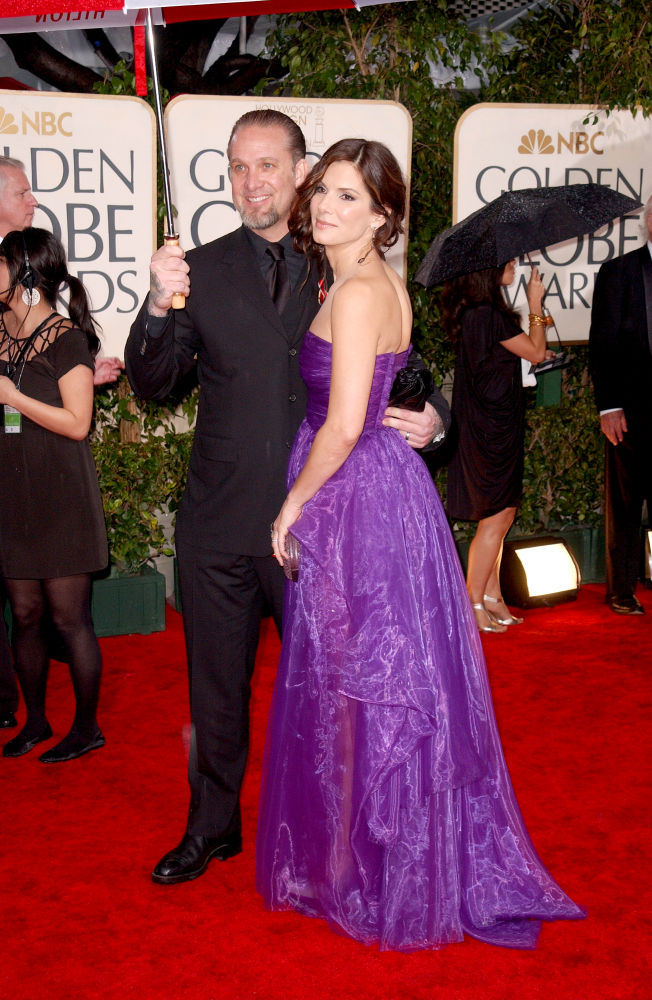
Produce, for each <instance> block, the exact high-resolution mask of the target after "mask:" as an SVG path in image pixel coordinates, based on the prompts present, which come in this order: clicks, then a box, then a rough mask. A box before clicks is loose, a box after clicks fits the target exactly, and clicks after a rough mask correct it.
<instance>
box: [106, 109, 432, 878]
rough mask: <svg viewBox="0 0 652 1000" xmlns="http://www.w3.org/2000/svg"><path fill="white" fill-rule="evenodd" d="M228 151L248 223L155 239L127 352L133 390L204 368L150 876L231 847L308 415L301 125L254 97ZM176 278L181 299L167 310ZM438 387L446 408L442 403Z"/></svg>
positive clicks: (407, 419)
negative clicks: (170, 838)
mask: <svg viewBox="0 0 652 1000" xmlns="http://www.w3.org/2000/svg"><path fill="white" fill-rule="evenodd" d="M227 154H228V159H229V167H230V176H231V185H232V196H233V203H234V205H235V207H236V209H237V210H238V212H239V214H240V216H241V220H242V223H243V224H242V226H241V227H240V228H239V229H237V230H236V231H235V232H233V233H229V234H227V235H226V236H223V237H222V238H220V239H218V240H215V241H214V242H212V243H209V244H207V245H205V246H203V247H199V248H197V249H195V250H192V251H190V252H189V253H188V255H187V259H186V258H185V255H184V254H183V251H181V250H180V249H179V248H178V247H162V248H160V249H159V250H158V251H157V252H156V253H155V254H154V257H153V258H152V263H151V287H150V293H149V296H148V299H147V301H146V303H145V304H144V306H143V308H142V309H141V312H140V313H139V316H138V318H137V320H136V322H135V323H134V325H133V326H132V329H131V332H130V335H129V339H128V341H127V347H126V352H125V359H126V363H127V374H128V376H129V379H130V381H131V384H132V386H133V388H134V390H135V392H136V393H137V394H139V395H141V396H142V397H146V398H151V397H154V398H164V397H165V396H166V395H167V394H168V393H169V392H170V391H171V390H172V388H173V387H174V385H175V384H176V382H177V381H178V380H179V378H181V377H183V375H185V374H186V373H187V372H188V371H189V370H190V369H191V368H192V367H194V365H195V364H196V365H197V372H198V377H199V383H200V396H199V410H198V416H197V425H196V429H195V438H194V445H193V451H192V456H191V459H190V468H189V473H188V482H187V486H186V491H185V494H184V497H183V501H182V504H181V506H180V509H179V512H178V516H177V526H176V546H177V556H178V560H179V577H180V587H181V602H182V608H183V618H184V629H185V635H186V651H187V657H188V670H189V677H190V710H191V720H192V724H193V726H192V730H193V736H192V741H191V750H190V761H189V770H188V775H189V782H190V791H191V797H190V808H189V812H188V820H187V826H186V833H185V835H184V837H183V839H182V840H181V842H180V844H179V845H178V846H177V847H176V848H174V849H173V850H172V851H169V852H168V853H167V854H166V855H165V856H164V857H163V858H162V859H161V861H160V862H159V863H158V865H157V866H156V868H155V869H154V872H153V873H152V878H153V880H154V881H155V882H157V883H160V884H175V883H178V882H183V881H187V880H189V879H193V878H197V877H198V876H199V875H201V874H202V873H203V872H204V871H205V869H206V866H207V865H208V863H209V862H210V860H211V859H212V858H218V859H222V860H223V859H225V858H229V857H232V856H233V855H235V854H237V853H238V852H239V851H240V850H241V825H240V806H239V794H240V786H241V783H242V777H243V773H244V767H245V761H246V755H247V746H248V725H249V719H248V716H249V693H250V684H249V682H250V678H251V674H252V671H253V667H254V659H255V654H256V647H257V644H258V630H259V624H260V619H261V617H262V615H263V613H264V610H265V607H266V606H267V607H269V608H270V609H271V611H272V614H273V616H274V619H275V622H276V625H277V627H278V628H279V631H280V627H281V616H282V600H283V584H284V578H283V574H282V572H281V570H280V567H279V566H278V564H277V563H276V560H275V559H274V558H273V557H272V554H271V543H270V524H271V521H272V520H273V519H274V517H275V516H276V514H277V513H278V510H279V509H280V506H281V504H282V502H283V499H284V497H285V492H286V490H285V473H286V467H287V461H288V456H289V449H290V446H291V444H292V441H293V439H294V435H295V433H296V431H297V429H298V427H299V424H300V422H301V420H302V419H303V416H304V414H305V404H306V395H305V387H304V384H303V382H302V379H301V376H300V373H299V365H298V354H299V348H300V346H301V342H302V340H303V336H304V334H305V332H306V330H307V329H308V327H309V324H310V322H311V321H312V319H313V317H314V316H315V314H316V312H317V309H318V305H319V302H318V295H319V290H318V287H317V278H316V275H315V274H314V273H311V274H310V275H309V276H308V277H307V278H306V271H307V268H306V261H305V258H304V257H303V256H302V255H300V254H298V253H296V252H295V251H294V249H293V246H292V238H291V237H290V235H289V233H288V228H287V220H288V215H289V211H290V207H291V204H292V201H293V198H294V193H295V190H296V188H297V187H298V186H299V184H300V183H301V182H302V181H303V179H304V178H305V176H306V174H307V171H308V167H307V164H306V160H305V141H304V138H303V134H302V133H301V130H300V129H299V128H298V126H297V125H296V124H295V123H294V122H293V121H292V119H290V118H288V117H287V116H285V115H283V114H281V113H279V112H277V111H269V110H264V111H255V112H249V113H247V114H245V115H243V116H242V118H240V119H239V120H238V122H236V124H235V126H234V129H233V132H232V134H231V138H230V140H229V144H228V148H227ZM279 254H280V256H281V258H282V259H281V261H280V262H277V261H275V260H274V257H275V256H276V257H278V256H279ZM189 274H190V281H189ZM177 292H180V293H183V294H184V295H187V296H188V299H187V302H186V307H185V309H182V310H179V311H173V310H171V309H170V306H171V302H172V295H173V293H177ZM436 402H437V407H438V410H440V411H441V413H442V415H443V420H445V421H447V422H448V420H449V415H448V408H447V406H446V404H445V402H444V401H443V399H442V398H441V397H440V396H439V397H438V399H437V401H436ZM443 420H442V417H441V416H439V415H438V413H437V412H436V411H435V410H434V409H433V407H432V406H430V405H427V407H426V411H424V413H421V414H414V413H407V412H406V411H400V410H388V414H387V415H386V418H385V423H387V424H388V425H389V426H393V427H396V428H397V429H398V430H399V431H400V432H401V433H402V434H404V436H405V437H406V439H408V440H409V443H410V444H411V445H413V446H414V447H424V446H426V445H427V444H428V443H430V442H431V441H432V440H433V438H434V437H438V436H439V434H440V433H442V432H443V430H444V423H443Z"/></svg>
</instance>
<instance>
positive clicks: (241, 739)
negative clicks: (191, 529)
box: [177, 531, 285, 837]
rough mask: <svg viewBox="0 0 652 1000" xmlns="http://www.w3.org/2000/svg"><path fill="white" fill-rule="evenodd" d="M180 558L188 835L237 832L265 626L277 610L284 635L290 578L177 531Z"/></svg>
mask: <svg viewBox="0 0 652 1000" xmlns="http://www.w3.org/2000/svg"><path fill="white" fill-rule="evenodd" d="M177 556H178V560H179V583H180V589H181V603H182V612H183V621H184V629H185V637H186V652H187V657H188V675H189V683H190V716H191V721H192V738H191V747H190V761H189V767H188V780H189V782H190V793H191V795H190V809H189V813H188V825H187V832H188V833H190V834H192V835H203V836H208V837H215V836H221V835H222V834H224V833H226V834H238V833H239V832H240V786H241V784H242V778H243V775H244V769H245V763H246V759H247V750H248V745H249V697H250V681H251V676H252V673H253V669H254V662H255V658H256V649H257V646H258V634H259V627H260V621H261V618H262V616H263V614H264V613H265V612H266V611H271V613H272V615H273V617H274V619H275V622H276V625H277V628H278V630H279V634H280V631H281V620H282V608H283V588H284V582H285V578H284V576H283V571H282V570H281V568H280V566H279V565H278V563H277V562H276V560H275V559H274V558H273V556H271V555H269V556H264V557H261V558H256V557H252V556H237V555H231V554H228V553H219V552H218V553H216V552H209V551H206V550H204V549H198V548H195V547H194V546H193V545H192V544H189V543H188V541H187V540H186V539H185V538H184V536H183V534H182V533H180V532H179V531H177Z"/></svg>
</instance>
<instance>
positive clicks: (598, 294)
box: [589, 245, 652, 420]
mask: <svg viewBox="0 0 652 1000" xmlns="http://www.w3.org/2000/svg"><path fill="white" fill-rule="evenodd" d="M648 268H649V269H650V271H652V259H651V258H650V252H649V250H648V248H647V245H645V246H642V247H639V248H638V250H632V251H631V252H630V253H627V254H625V255H624V256H623V257H616V258H615V259H614V260H610V261H607V262H606V263H604V264H603V265H602V267H601V268H600V270H599V271H598V275H597V277H596V281H595V290H594V293H593V307H592V310H591V331H590V334H589V368H590V372H591V378H592V379H593V387H594V390H595V401H596V405H597V408H598V410H611V409H623V410H624V411H625V415H626V416H627V418H628V420H629V419H631V418H633V419H634V420H636V419H637V417H640V416H643V415H648V418H649V414H650V410H651V407H652V398H651V393H652V354H651V353H650V343H649V340H648V319H647V309H646V297H645V284H644V269H648Z"/></svg>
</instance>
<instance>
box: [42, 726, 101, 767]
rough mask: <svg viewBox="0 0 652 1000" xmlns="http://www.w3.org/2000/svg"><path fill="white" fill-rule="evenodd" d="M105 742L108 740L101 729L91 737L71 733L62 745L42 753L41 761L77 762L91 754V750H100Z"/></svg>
mask: <svg viewBox="0 0 652 1000" xmlns="http://www.w3.org/2000/svg"><path fill="white" fill-rule="evenodd" d="M105 742H106V740H105V739H104V737H103V736H102V733H101V732H100V731H99V729H98V730H97V732H96V733H95V735H94V736H91V737H88V736H82V735H81V734H79V733H75V732H71V733H68V735H67V736H66V737H65V739H63V740H61V743H57V744H56V746H53V747H50V749H49V750H46V751H45V753H42V754H41V756H40V757H39V760H42V761H43V763H44V764H58V763H60V762H61V761H64V760H75V758H77V757H82V756H83V755H84V754H85V753H90V751H91V750H99V749H100V747H103V746H104V744H105Z"/></svg>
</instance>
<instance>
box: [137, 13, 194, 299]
mask: <svg viewBox="0 0 652 1000" xmlns="http://www.w3.org/2000/svg"><path fill="white" fill-rule="evenodd" d="M146 16H147V43H148V46H149V63H150V69H151V71H152V82H153V84H154V104H155V108H156V129H157V133H158V146H159V150H160V153H161V175H162V180H163V198H164V200H165V215H166V219H167V232H166V234H165V243H166V244H167V245H168V246H170V245H173V246H177V245H178V243H179V236H178V233H176V232H175V229H174V219H173V216H172V195H171V192H170V171H169V168H168V154H167V147H166V143H165V127H164V124H163V105H162V104H161V88H160V85H159V80H158V64H157V61H156V47H155V45H154V25H153V24H152V12H151V10H149V8H148V10H147V15H146ZM185 304H186V297H185V295H182V294H181V293H180V292H176V293H175V294H174V295H173V296H172V308H173V309H183V308H184V306H185Z"/></svg>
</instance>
